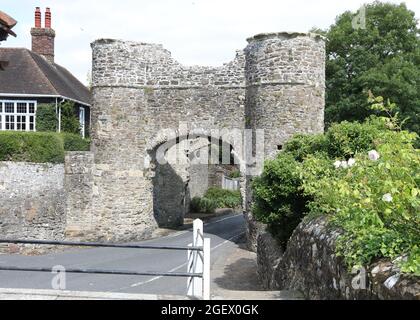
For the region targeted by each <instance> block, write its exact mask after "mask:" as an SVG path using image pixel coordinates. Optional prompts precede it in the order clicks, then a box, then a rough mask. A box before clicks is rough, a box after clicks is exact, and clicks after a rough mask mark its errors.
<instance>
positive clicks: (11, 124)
mask: <svg viewBox="0 0 420 320" xmlns="http://www.w3.org/2000/svg"><path fill="white" fill-rule="evenodd" d="M6 130H15V116H6Z"/></svg>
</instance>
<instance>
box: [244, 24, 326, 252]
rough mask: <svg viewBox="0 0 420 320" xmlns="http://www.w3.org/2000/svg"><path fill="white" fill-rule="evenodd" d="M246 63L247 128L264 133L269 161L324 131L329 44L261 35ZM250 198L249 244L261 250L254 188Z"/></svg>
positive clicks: (251, 43)
mask: <svg viewBox="0 0 420 320" xmlns="http://www.w3.org/2000/svg"><path fill="white" fill-rule="evenodd" d="M245 61H246V63H245V78H246V104H245V108H246V110H245V112H246V118H247V119H248V122H247V127H248V128H251V129H253V130H254V131H255V130H258V129H260V130H261V129H262V130H264V157H265V158H271V157H273V156H275V155H276V153H278V152H279V151H280V150H281V149H282V148H283V145H284V143H285V142H286V141H287V140H288V139H289V138H290V137H291V136H293V135H294V134H296V133H320V132H322V131H323V130H324V99H325V97H324V96H325V42H324V39H323V38H322V37H321V36H319V35H315V34H306V33H296V32H280V33H265V34H258V35H256V36H254V37H251V38H249V39H248V46H247V47H246V48H245ZM254 149H255V146H254ZM249 178H250V177H248V181H247V182H246V185H247V186H249V185H250V183H249ZM246 192H247V196H246V199H247V200H248V201H245V203H244V205H245V217H246V220H247V222H248V228H247V238H248V242H249V245H250V247H251V248H253V249H255V244H256V239H255V237H256V235H257V228H258V227H259V224H258V223H256V222H255V221H254V219H253V217H252V215H251V213H250V204H251V203H250V201H251V198H252V197H251V190H250V188H249V187H247V188H246Z"/></svg>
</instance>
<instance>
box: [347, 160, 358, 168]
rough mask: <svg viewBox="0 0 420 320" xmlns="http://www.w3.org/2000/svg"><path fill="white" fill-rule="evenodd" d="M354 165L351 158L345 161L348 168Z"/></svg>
mask: <svg viewBox="0 0 420 320" xmlns="http://www.w3.org/2000/svg"><path fill="white" fill-rule="evenodd" d="M355 163H356V160H354V159H353V158H350V159H349V160H348V161H347V165H348V166H349V167H352V166H354V164H355Z"/></svg>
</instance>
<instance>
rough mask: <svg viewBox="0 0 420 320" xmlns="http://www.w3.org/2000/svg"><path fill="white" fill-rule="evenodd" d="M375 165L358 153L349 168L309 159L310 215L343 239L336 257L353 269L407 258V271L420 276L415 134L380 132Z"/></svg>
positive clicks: (419, 168) (304, 171)
mask: <svg viewBox="0 0 420 320" xmlns="http://www.w3.org/2000/svg"><path fill="white" fill-rule="evenodd" d="M377 138H378V140H377V147H376V152H377V154H378V156H379V159H377V160H371V159H370V158H369V156H368V153H367V152H365V153H359V154H357V155H356V156H355V158H354V159H353V160H354V161H353V164H352V165H351V166H348V165H347V166H344V167H343V166H340V167H338V168H335V167H334V164H333V162H332V161H326V159H321V158H317V157H315V156H309V157H308V158H307V159H306V160H305V161H304V162H303V164H302V166H301V176H302V179H303V185H302V188H303V190H305V193H306V194H308V195H311V196H312V197H313V198H314V200H313V201H312V202H311V203H310V205H309V207H310V211H311V212H312V213H314V214H325V215H328V216H329V217H330V222H331V224H332V225H335V226H336V227H338V228H340V229H341V230H342V232H343V234H342V235H341V236H340V237H339V239H338V242H337V253H338V254H339V255H341V256H343V257H344V260H345V261H346V263H347V264H348V266H349V267H353V266H355V265H364V264H368V263H370V262H372V260H374V259H376V258H379V257H387V258H390V259H395V258H397V257H399V256H405V257H406V259H407V260H408V261H407V262H405V263H404V264H403V271H405V272H414V273H416V274H419V275H420V251H419V247H420V215H419V212H420V199H419V193H420V192H419V189H418V185H419V183H420V154H419V150H416V149H414V148H413V145H412V142H413V141H414V140H415V138H416V136H415V134H410V133H408V132H406V131H400V132H397V131H390V130H389V131H388V132H382V134H381V135H380V136H378V137H377Z"/></svg>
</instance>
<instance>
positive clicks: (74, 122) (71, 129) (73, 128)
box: [61, 101, 80, 134]
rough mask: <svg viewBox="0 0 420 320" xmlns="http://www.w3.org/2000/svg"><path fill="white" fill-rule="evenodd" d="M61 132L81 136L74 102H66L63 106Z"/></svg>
mask: <svg viewBox="0 0 420 320" xmlns="http://www.w3.org/2000/svg"><path fill="white" fill-rule="evenodd" d="M61 131H62V132H68V133H74V134H80V123H79V120H78V118H77V116H76V111H75V107H74V103H73V102H69V101H66V102H64V103H63V104H62V105H61Z"/></svg>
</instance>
